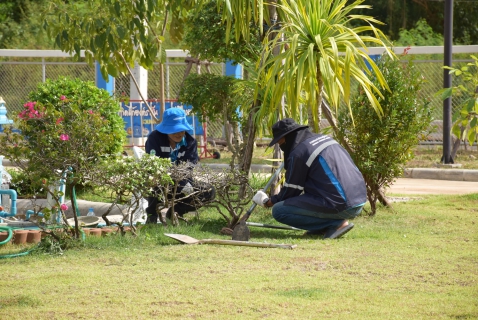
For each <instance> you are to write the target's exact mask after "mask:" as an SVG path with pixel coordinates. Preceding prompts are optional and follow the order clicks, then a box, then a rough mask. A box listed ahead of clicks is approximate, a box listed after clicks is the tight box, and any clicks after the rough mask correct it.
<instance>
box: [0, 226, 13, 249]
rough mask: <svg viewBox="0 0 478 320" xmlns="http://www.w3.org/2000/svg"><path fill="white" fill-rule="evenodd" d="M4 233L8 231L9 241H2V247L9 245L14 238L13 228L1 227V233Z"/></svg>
mask: <svg viewBox="0 0 478 320" xmlns="http://www.w3.org/2000/svg"><path fill="white" fill-rule="evenodd" d="M2 231H7V232H8V235H7V239H5V240H4V241H0V245H4V244H7V243H9V242H10V240H12V237H13V230H12V228H10V227H0V232H2Z"/></svg>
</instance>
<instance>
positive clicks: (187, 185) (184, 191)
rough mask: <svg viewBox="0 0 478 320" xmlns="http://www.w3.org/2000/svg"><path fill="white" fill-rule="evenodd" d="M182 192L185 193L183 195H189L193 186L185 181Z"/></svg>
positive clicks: (192, 190)
mask: <svg viewBox="0 0 478 320" xmlns="http://www.w3.org/2000/svg"><path fill="white" fill-rule="evenodd" d="M182 192H183V193H184V194H185V195H187V196H188V195H190V194H191V193H193V192H194V188H193V186H192V185H191V184H190V183H189V182H188V183H186V185H185V186H184V187H183V190H182Z"/></svg>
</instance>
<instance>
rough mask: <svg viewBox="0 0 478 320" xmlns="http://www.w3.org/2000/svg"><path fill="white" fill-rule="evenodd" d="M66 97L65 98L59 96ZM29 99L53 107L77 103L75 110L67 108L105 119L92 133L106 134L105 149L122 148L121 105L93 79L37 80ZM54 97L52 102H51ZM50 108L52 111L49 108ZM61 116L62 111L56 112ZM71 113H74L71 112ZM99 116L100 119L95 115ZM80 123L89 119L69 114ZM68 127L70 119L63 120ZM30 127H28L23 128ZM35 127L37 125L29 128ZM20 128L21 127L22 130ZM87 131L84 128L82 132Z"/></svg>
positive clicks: (83, 124) (62, 107)
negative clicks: (81, 119) (38, 82)
mask: <svg viewBox="0 0 478 320" xmlns="http://www.w3.org/2000/svg"><path fill="white" fill-rule="evenodd" d="M62 96H63V97H65V98H66V99H65V100H61V98H62ZM28 100H29V101H35V102H37V103H40V104H45V105H46V104H49V103H51V105H50V107H49V108H53V109H55V110H54V111H55V112H56V111H59V110H67V109H68V106H69V105H72V106H74V107H75V108H76V107H77V108H78V109H77V110H76V111H73V110H68V112H75V113H78V112H80V113H82V114H83V115H84V116H86V117H89V118H90V119H91V121H93V120H94V119H96V120H104V123H103V125H104V126H103V127H102V126H101V125H99V126H98V127H97V128H96V129H98V131H97V132H95V133H94V135H98V134H102V135H107V137H108V139H107V140H105V141H102V143H103V148H102V149H104V151H105V153H110V154H112V153H117V152H120V151H121V150H122V148H123V145H124V141H125V132H124V122H123V119H122V118H121V117H120V116H119V114H118V113H119V111H120V105H119V103H118V101H117V100H115V98H113V97H112V96H111V95H110V94H109V92H108V91H106V90H103V89H99V88H98V87H97V86H96V85H95V84H94V83H93V82H92V81H82V80H79V79H71V78H65V77H60V78H58V79H57V80H51V79H47V80H46V82H44V83H40V84H39V85H38V86H37V89H36V90H35V91H32V92H30V94H29V95H28ZM53 101H55V103H52V102H53ZM51 112H53V111H51ZM85 112H86V114H85ZM58 116H59V117H60V116H61V111H60V113H59V114H58ZM72 116H75V115H74V114H73V115H72ZM97 117H99V119H97ZM72 120H74V122H75V123H77V124H78V125H79V126H80V127H79V128H78V129H79V130H80V131H81V127H82V126H83V127H85V128H84V129H85V130H88V128H86V126H85V124H86V123H88V122H89V121H88V120H86V119H85V121H86V122H85V123H81V122H80V121H78V120H76V119H74V117H73V118H72ZM63 125H64V126H66V127H68V126H69V125H70V123H65V122H63ZM25 129H26V130H29V128H25ZM32 129H33V130H35V129H36V128H32ZM22 131H23V130H22ZM85 133H86V132H85Z"/></svg>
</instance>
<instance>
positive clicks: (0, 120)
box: [0, 97, 13, 132]
mask: <svg viewBox="0 0 478 320" xmlns="http://www.w3.org/2000/svg"><path fill="white" fill-rule="evenodd" d="M12 123H13V120H9V119H8V118H7V108H6V107H5V101H4V100H3V98H2V97H0V132H3V125H4V124H12Z"/></svg>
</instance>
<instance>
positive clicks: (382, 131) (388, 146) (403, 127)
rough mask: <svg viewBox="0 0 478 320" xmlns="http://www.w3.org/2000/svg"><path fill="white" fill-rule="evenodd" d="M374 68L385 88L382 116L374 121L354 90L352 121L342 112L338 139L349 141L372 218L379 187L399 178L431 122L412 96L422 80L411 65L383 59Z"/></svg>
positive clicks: (427, 106)
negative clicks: (362, 181) (382, 79)
mask: <svg viewBox="0 0 478 320" xmlns="http://www.w3.org/2000/svg"><path fill="white" fill-rule="evenodd" d="M377 65H378V67H379V68H380V71H381V72H382V74H383V75H384V77H385V80H386V81H387V83H388V85H389V87H390V92H389V91H385V92H383V96H384V97H383V99H382V98H380V97H378V96H377V99H379V101H380V105H381V106H382V110H383V115H382V116H381V117H379V116H378V115H377V113H376V112H375V111H374V110H373V108H371V107H370V106H369V99H368V98H367V96H366V95H364V94H363V93H362V92H358V93H357V94H356V95H355V96H354V97H353V99H352V103H351V110H352V114H353V117H354V119H355V123H354V120H353V119H351V117H350V116H349V114H348V110H341V111H340V112H339V117H338V127H339V133H338V135H339V140H342V139H346V140H348V143H349V145H350V146H351V148H352V149H353V153H352V154H351V156H352V158H353V159H354V161H355V164H356V165H357V167H358V168H359V169H360V171H361V172H362V174H363V176H364V178H365V182H366V184H367V197H368V200H369V202H370V205H371V208H372V214H374V213H375V209H376V202H377V200H378V199H379V198H380V189H381V188H382V187H387V186H389V185H390V184H391V183H392V182H393V181H394V180H395V179H396V178H398V177H399V176H401V175H402V172H403V166H404V165H405V164H406V163H407V161H409V160H410V159H412V158H413V152H412V149H413V147H415V146H416V145H417V144H418V142H419V138H420V136H421V135H425V134H428V132H427V130H428V128H429V126H430V123H431V120H432V118H431V108H430V103H429V101H428V100H424V101H419V100H418V98H417V97H418V96H419V94H418V93H419V91H420V89H421V87H422V84H423V83H424V81H425V79H424V78H423V76H422V75H421V74H420V72H419V71H418V70H416V69H415V66H414V65H413V63H412V62H409V63H402V62H400V61H399V60H391V59H390V58H388V57H387V56H383V57H381V59H380V60H379V61H378V63H377ZM373 81H374V84H375V85H377V86H379V84H378V81H377V80H376V79H373ZM344 109H346V108H344Z"/></svg>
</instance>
